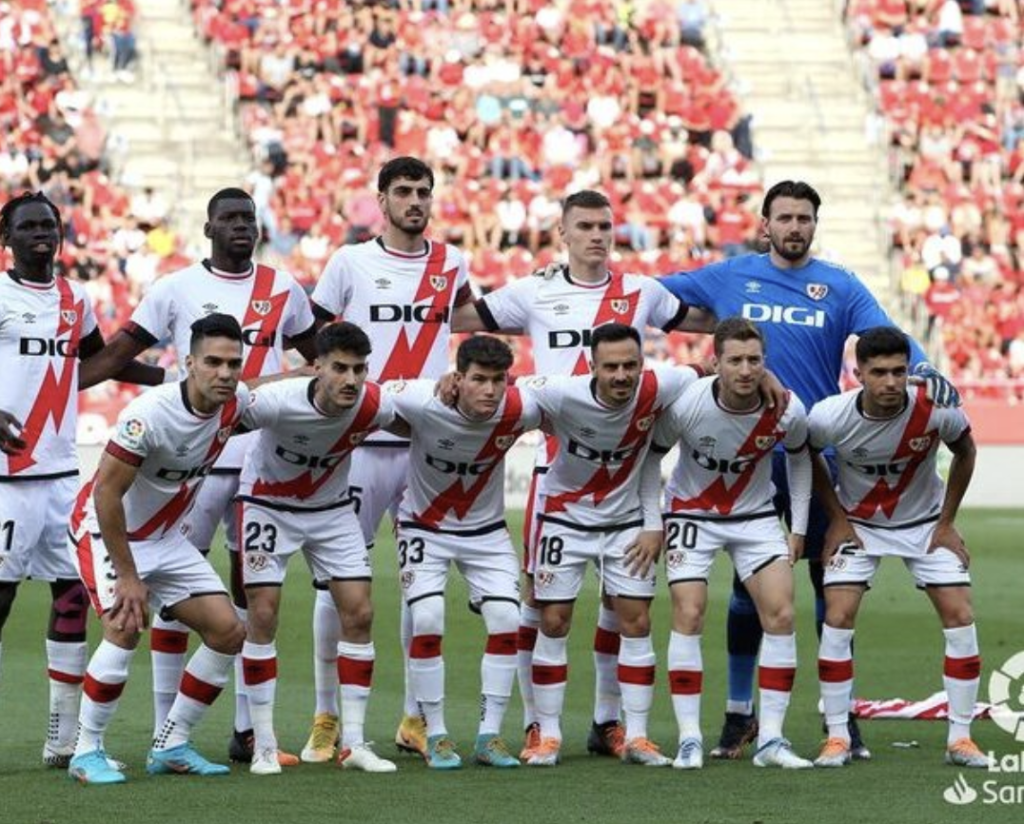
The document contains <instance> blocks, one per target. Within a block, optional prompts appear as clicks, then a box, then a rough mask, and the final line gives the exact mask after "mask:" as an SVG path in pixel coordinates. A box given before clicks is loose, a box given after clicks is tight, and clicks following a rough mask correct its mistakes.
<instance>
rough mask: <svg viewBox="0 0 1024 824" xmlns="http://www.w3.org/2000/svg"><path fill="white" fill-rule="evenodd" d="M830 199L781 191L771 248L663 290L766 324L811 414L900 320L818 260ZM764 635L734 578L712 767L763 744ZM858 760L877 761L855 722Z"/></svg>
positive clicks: (785, 505)
mask: <svg viewBox="0 0 1024 824" xmlns="http://www.w3.org/2000/svg"><path fill="white" fill-rule="evenodd" d="M820 205H821V198H820V197H819V196H818V193H817V192H816V191H815V190H814V189H813V188H811V187H810V186H809V185H808V184H806V183H803V182H794V181H792V180H784V181H782V182H780V183H776V184H775V185H774V186H772V187H771V188H770V189H769V190H768V192H767V194H765V198H764V203H763V204H762V206H761V215H762V221H761V226H762V230H763V231H764V233H765V234H766V235H767V238H768V242H769V244H770V248H769V251H768V253H767V254H764V255H745V256H741V257H736V258H732V259H730V260H727V261H724V262H722V263H716V264H712V265H710V266H705V267H704V268H703V269H699V270H697V271H696V272H689V273H680V274H677V275H673V276H671V277H668V278H665V279H663V280H662V281H661V282H662V283H663V284H664V285H665V286H666V287H667V288H668V289H669V290H670V291H671V292H672V293H673V294H675V295H676V296H678V297H679V298H680V299H681V300H684V301H686V302H687V303H689V304H691V305H692V306H700V307H705V308H707V309H709V310H710V311H711V312H713V313H714V315H715V316H716V317H718V318H727V317H732V316H736V315H739V316H742V317H745V318H747V319H748V320H752V321H754V322H755V323H757V324H758V325H759V326H760V328H761V331H762V333H763V334H764V336H765V344H766V350H767V352H768V353H769V354H768V357H769V361H768V365H769V366H770V367H771V368H772V371H773V372H775V373H776V374H777V375H778V377H779V379H780V380H781V381H782V382H783V384H784V385H786V386H788V387H790V388H791V389H792V390H793V391H794V392H795V393H796V395H797V396H798V397H799V398H800V400H801V401H803V403H804V406H805V408H808V409H809V408H810V407H811V406H813V405H814V404H815V403H817V402H818V401H820V400H821V399H823V398H826V397H828V396H829V395H833V394H835V393H836V392H837V391H838V388H839V376H840V373H841V372H842V366H843V350H844V347H845V345H846V340H847V338H849V336H850V335H856V334H859V333H860V332H863V331H864V330H866V329H870V328H871V327H874V326H880V325H885V326H891V325H892V321H891V320H890V319H889V317H888V316H887V315H886V314H885V312H884V311H883V309H882V308H881V307H880V306H879V305H878V301H876V300H875V298H874V296H873V295H872V294H871V293H870V292H869V291H868V290H867V288H866V287H865V286H864V285H863V284H862V283H861V282H860V281H859V280H858V279H857V277H856V276H855V275H854V274H853V273H851V272H849V271H848V270H846V269H843V268H842V267H840V266H836V265H835V264H831V263H827V262H825V261H823V260H819V259H817V258H814V257H812V256H811V244H812V242H813V241H814V232H815V229H816V227H817V221H818V207H819V206H820ZM912 347H913V357H912V363H914V364H916V365H917V366H918V373H919V374H921V375H923V376H924V377H925V378H926V380H927V385H928V387H929V393H930V394H931V396H932V397H934V398H936V400H937V401H939V402H940V403H943V404H946V403H948V404H951V405H954V406H955V405H957V404H958V403H959V398H958V395H957V393H956V390H955V389H954V388H953V387H952V385H950V384H949V383H948V382H947V381H946V380H945V379H944V378H942V376H941V375H939V374H938V373H937V372H936V371H935V370H934V369H932V367H930V366H928V365H927V363H926V358H925V355H924V352H922V351H921V349H920V347H918V346H917V345H916V344H912ZM772 475H773V481H774V483H775V488H776V492H777V494H776V499H775V504H776V508H777V509H778V510H779V511H780V512H782V513H784V514H785V516H786V518H787V520H788V521H791V516H790V514H789V513H790V509H791V505H790V495H789V491H788V490H789V483H788V481H787V479H786V471H785V459H784V456H783V453H782V451H781V450H777V451H776V453H775V455H774V457H773V472H772ZM824 531H825V517H824V513H823V512H822V510H821V507H820V506H819V505H816V504H815V503H814V501H813V499H812V505H811V511H810V520H809V524H808V531H807V540H806V555H807V560H808V572H809V573H810V577H811V582H812V584H813V585H814V591H815V595H816V602H815V609H816V619H817V620H816V623H817V627H818V630H819V632H820V627H821V621H822V620H823V617H824V603H825V602H824V595H823V591H822V583H821V582H822V567H821V560H820V553H821V546H822V538H823V535H824ZM761 634H762V628H761V624H760V622H759V621H758V616H757V610H756V608H755V606H754V604H753V601H752V600H751V597H750V593H748V592H747V590H746V588H745V587H744V586H743V585H742V584H741V583H740V582H739V580H738V578H735V577H734V578H733V595H732V598H731V600H730V602H729V620H728V646H729V679H728V681H729V700H728V703H727V705H726V714H725V725H724V727H723V729H722V735H721V740H720V742H719V744H718V746H717V747H716V748H715V749H713V750H712V751H711V757H712V758H739V757H740V755H741V753H742V751H743V748H744V746H745V745H746V744H747V743H748V742H750V741H752V740H753V739H754V737H756V735H757V720H756V718H755V717H754V714H753V684H754V665H755V661H756V656H757V650H758V647H759V645H760V642H761ZM851 733H852V735H853V738H854V757H856V758H870V752H869V751H868V749H867V747H865V746H864V745H863V743H862V742H861V741H860V735H859V731H858V730H857V728H856V724H855V723H854V721H853V719H852V718H851Z"/></svg>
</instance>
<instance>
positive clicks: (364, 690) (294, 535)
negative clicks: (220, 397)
mask: <svg viewBox="0 0 1024 824" xmlns="http://www.w3.org/2000/svg"><path fill="white" fill-rule="evenodd" d="M369 355H370V339H369V338H368V337H367V336H366V333H365V332H364V331H363V330H362V329H360V328H359V327H358V326H356V325H354V324H352V323H345V322H341V323H333V324H330V325H329V326H325V327H323V328H322V329H321V330H320V331H319V332H318V333H317V336H316V360H315V362H314V369H315V371H316V375H315V377H314V378H312V379H310V378H291V379H286V380H283V381H279V382H277V383H272V384H268V385H266V386H262V387H260V388H259V389H258V390H257V391H255V392H253V395H252V402H251V404H250V406H249V409H248V411H247V413H246V418H245V421H246V424H247V425H248V426H251V427H252V428H259V429H260V434H259V437H258V438H257V440H256V441H255V442H254V443H253V445H252V447H251V448H250V449H249V451H248V452H247V454H246V456H245V461H244V463H243V466H242V476H241V480H240V485H239V494H238V521H239V536H240V538H239V540H240V541H241V544H242V546H241V550H242V553H241V555H242V558H243V560H242V582H243V583H244V585H245V593H246V598H247V600H248V604H249V618H248V632H247V640H246V642H245V647H244V649H243V651H242V670H243V673H244V676H245V686H246V691H247V692H248V694H249V707H250V711H251V713H252V721H253V734H254V736H255V743H254V749H253V759H252V765H251V766H250V771H251V772H253V773H256V774H257V775H272V774H276V773H280V772H281V766H280V763H279V759H278V748H277V739H276V738H275V736H274V721H273V713H274V696H275V693H276V688H277V649H276V647H275V645H274V636H275V634H276V631H277V615H278V610H279V609H280V606H281V584H282V583H283V581H284V576H285V567H286V565H287V564H288V560H289V558H290V557H291V556H292V555H293V554H294V553H295V552H296V551H297V550H299V549H302V551H303V554H304V555H305V556H306V561H307V563H308V564H309V567H310V571H311V572H312V574H313V579H314V582H315V585H316V587H317V588H318V589H321V590H327V591H329V592H330V594H331V596H332V599H333V601H334V604H335V608H336V609H337V611H338V616H339V618H340V620H341V630H342V632H341V641H340V642H339V643H338V657H337V673H338V681H337V682H336V683H338V684H339V686H340V696H341V722H342V732H341V752H340V755H339V758H338V762H339V763H340V764H341V766H342V767H346V768H350V769H357V770H363V771H365V772H394V770H395V765H394V764H393V763H392V762H391V761H387V760H385V759H383V758H380V757H379V756H378V755H377V754H376V753H374V752H373V750H372V749H371V748H370V745H369V744H368V743H367V742H366V740H365V738H364V735H363V727H364V721H365V718H366V707H367V703H368V701H369V697H370V686H371V681H372V676H373V663H374V658H375V653H374V646H373V640H372V638H371V626H372V621H373V607H372V604H371V600H370V581H371V577H372V572H371V567H370V554H369V551H368V549H367V547H366V542H365V540H364V539H363V533H362V530H361V529H360V527H359V520H358V518H357V517H356V514H355V511H354V506H353V500H352V497H351V496H350V495H349V465H350V462H351V456H352V452H353V450H354V449H355V448H356V447H357V446H359V444H361V443H362V442H363V440H364V439H365V438H366V437H367V435H369V434H371V433H372V432H374V431H376V430H377V429H378V428H380V427H383V426H387V425H389V424H390V423H391V422H392V421H393V419H394V413H393V411H392V406H391V402H390V400H389V398H388V397H387V396H386V395H383V393H382V392H381V389H380V387H379V386H378V385H377V384H375V383H370V382H367V381H366V375H367V368H368V367H367V358H368V357H369ZM324 743H325V745H326V746H325V748H324V750H325V751H326V752H322V750H321V749H313V750H310V748H309V747H307V749H306V750H303V753H302V758H303V760H304V761H320V760H328V759H330V758H331V757H332V756H333V754H334V749H335V738H334V736H332V737H331V740H329V741H326V742H324Z"/></svg>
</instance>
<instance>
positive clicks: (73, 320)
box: [0, 272, 96, 478]
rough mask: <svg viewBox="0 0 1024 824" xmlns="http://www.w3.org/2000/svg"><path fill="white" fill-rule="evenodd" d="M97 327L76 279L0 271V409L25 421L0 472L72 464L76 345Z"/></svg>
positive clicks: (46, 473) (66, 468)
mask: <svg viewBox="0 0 1024 824" xmlns="http://www.w3.org/2000/svg"><path fill="white" fill-rule="evenodd" d="M95 330H96V317H95V315H94V314H93V311H92V304H91V303H90V302H89V298H88V296H87V295H86V293H85V289H83V288H82V286H81V284H78V283H75V282H74V281H71V280H67V279H66V278H63V277H57V278H55V279H54V280H53V281H51V282H50V283H49V284H46V285H42V284H37V283H32V282H30V281H25V280H20V279H16V278H15V277H13V276H12V275H11V274H10V273H9V272H4V273H2V274H0V363H2V364H3V376H2V379H0V409H3V410H4V411H5V412H9V413H10V414H12V415H14V416H15V417H16V418H17V419H18V420H19V421H21V423H22V424H23V425H24V429H23V430H22V431H21V433H20V434H21V438H22V440H24V441H25V443H26V448H25V450H24V452H22V453H21V454H20V455H5V454H3V453H0V478H4V477H11V478H13V477H18V478H53V477H60V476H62V475H73V474H75V473H76V472H77V471H78V453H77V452H76V450H75V429H76V425H77V423H78V347H79V344H80V343H81V341H82V339H83V338H86V337H88V336H89V335H91V334H92V333H93V332H94V331H95Z"/></svg>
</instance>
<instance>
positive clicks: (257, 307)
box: [252, 300, 273, 317]
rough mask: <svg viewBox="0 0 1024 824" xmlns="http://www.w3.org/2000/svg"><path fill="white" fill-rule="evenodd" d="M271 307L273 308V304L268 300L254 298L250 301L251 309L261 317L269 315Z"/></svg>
mask: <svg viewBox="0 0 1024 824" xmlns="http://www.w3.org/2000/svg"><path fill="white" fill-rule="evenodd" d="M271 308H273V304H272V303H271V302H270V301H269V300H254V301H253V302H252V311H254V312H255V313H256V314H257V315H260V316H261V317H264V316H266V315H269V314H270V310H271Z"/></svg>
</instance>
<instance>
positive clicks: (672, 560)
mask: <svg viewBox="0 0 1024 824" xmlns="http://www.w3.org/2000/svg"><path fill="white" fill-rule="evenodd" d="M685 563H686V553H685V552H683V551H682V550H681V549H672V550H669V551H668V552H667V553H666V554H665V566H667V567H668V568H669V569H679V567H681V566H682V565H683V564H685Z"/></svg>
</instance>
